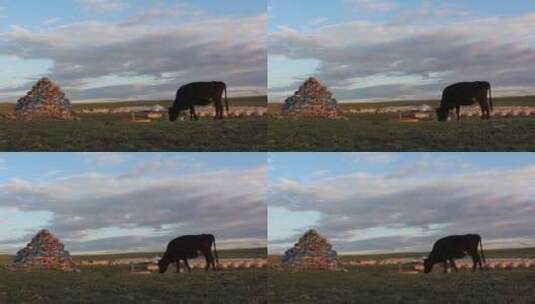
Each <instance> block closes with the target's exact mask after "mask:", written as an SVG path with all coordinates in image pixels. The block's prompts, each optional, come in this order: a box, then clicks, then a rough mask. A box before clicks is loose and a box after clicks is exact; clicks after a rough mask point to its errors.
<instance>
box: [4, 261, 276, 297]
mask: <svg viewBox="0 0 535 304" xmlns="http://www.w3.org/2000/svg"><path fill="white" fill-rule="evenodd" d="M266 277H267V273H266V270H265V269H259V270H239V271H217V272H208V273H205V272H193V273H181V274H176V273H167V274H165V275H160V274H157V273H155V274H148V275H135V274H130V273H129V272H128V270H127V269H126V268H122V267H92V268H89V267H85V268H82V272H80V273H60V272H39V271H38V272H32V273H21V272H9V271H5V270H0V303H58V304H61V303H265V302H266Z"/></svg>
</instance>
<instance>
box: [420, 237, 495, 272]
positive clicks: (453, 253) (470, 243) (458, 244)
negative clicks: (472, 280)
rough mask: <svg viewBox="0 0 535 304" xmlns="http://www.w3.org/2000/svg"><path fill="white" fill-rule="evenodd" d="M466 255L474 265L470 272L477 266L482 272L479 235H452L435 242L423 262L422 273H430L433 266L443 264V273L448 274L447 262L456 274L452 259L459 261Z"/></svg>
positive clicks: (482, 254) (483, 255) (455, 266)
mask: <svg viewBox="0 0 535 304" xmlns="http://www.w3.org/2000/svg"><path fill="white" fill-rule="evenodd" d="M479 245H480V246H481V256H479V252H478V250H477V249H478V246H479ZM467 254H468V255H470V256H471V257H472V261H473V263H474V264H473V266H472V271H476V268H477V265H479V268H480V269H481V271H483V265H482V263H481V257H483V262H484V263H486V261H485V254H484V253H483V243H482V242H481V236H480V235H479V234H466V235H452V236H447V237H445V238H442V239H440V240H438V241H436V242H435V244H434V245H433V250H432V251H431V253H430V254H429V257H427V258H426V259H425V260H424V272H425V273H429V272H431V270H432V269H433V265H435V264H437V263H443V265H444V272H448V261H449V262H450V263H451V266H452V267H453V269H455V271H456V272H457V271H458V270H457V265H455V261H454V259H461V258H463V257H465V256H466V255H467Z"/></svg>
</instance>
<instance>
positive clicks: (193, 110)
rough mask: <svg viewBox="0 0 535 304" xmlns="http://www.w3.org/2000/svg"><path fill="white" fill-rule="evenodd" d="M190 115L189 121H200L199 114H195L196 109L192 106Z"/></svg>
mask: <svg viewBox="0 0 535 304" xmlns="http://www.w3.org/2000/svg"><path fill="white" fill-rule="evenodd" d="M189 114H190V117H189V120H193V119H195V120H199V118H198V117H197V113H195V108H194V107H193V106H192V107H190V108H189Z"/></svg>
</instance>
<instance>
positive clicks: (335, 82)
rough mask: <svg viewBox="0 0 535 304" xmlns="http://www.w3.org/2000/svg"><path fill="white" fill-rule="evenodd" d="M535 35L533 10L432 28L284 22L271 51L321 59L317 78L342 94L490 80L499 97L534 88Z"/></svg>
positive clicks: (417, 94)
mask: <svg viewBox="0 0 535 304" xmlns="http://www.w3.org/2000/svg"><path fill="white" fill-rule="evenodd" d="M398 22H399V20H398ZM474 28H477V29H478V30H477V31H473V30H470V29H474ZM533 33H535V14H534V13H526V14H524V15H521V16H514V17H511V16H498V17H490V18H479V19H477V18H473V17H471V18H468V19H466V18H462V20H455V21H454V22H448V23H434V24H428V25H426V26H421V25H420V24H412V23H406V22H399V24H392V23H388V22H387V23H384V24H381V23H374V22H369V21H352V22H345V23H339V24H333V25H328V26H324V27H322V30H321V31H298V30H295V29H291V28H287V27H281V28H279V29H278V30H277V31H276V32H274V33H273V34H271V35H270V38H269V50H270V55H281V56H285V57H287V58H289V59H290V60H298V59H312V60H318V61H319V62H320V63H321V64H320V66H319V68H318V70H317V71H316V76H319V77H320V78H321V79H322V81H324V82H325V83H326V84H327V85H328V86H330V87H332V88H333V92H334V94H335V96H336V97H337V98H338V99H339V100H354V99H412V98H426V99H427V98H439V97H440V94H441V91H442V89H443V88H444V87H446V86H447V85H448V84H451V83H454V82H458V81H466V80H488V81H490V82H491V83H492V84H493V86H494V88H493V89H494V90H493V91H494V92H495V93H497V94H496V95H504V94H508V95H509V94H512V95H518V94H528V93H530V92H531V93H535V77H534V76H533V73H531V71H532V70H534V69H535V35H534V34H533ZM378 80H381V81H378ZM297 82H298V79H296V83H297ZM289 85H295V84H289ZM285 90H287V87H286V86H285V87H281V88H273V93H274V94H276V93H277V92H279V91H285ZM271 93H272V92H270V94H271Z"/></svg>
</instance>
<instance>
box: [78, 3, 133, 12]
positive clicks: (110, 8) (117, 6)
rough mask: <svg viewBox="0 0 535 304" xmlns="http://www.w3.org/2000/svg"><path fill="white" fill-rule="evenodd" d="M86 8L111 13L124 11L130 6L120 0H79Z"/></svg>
mask: <svg viewBox="0 0 535 304" xmlns="http://www.w3.org/2000/svg"><path fill="white" fill-rule="evenodd" d="M77 2H78V3H79V4H80V5H82V6H84V7H85V8H88V9H91V10H94V11H96V12H99V13H111V12H117V11H121V10H124V9H125V8H126V7H127V6H128V5H127V4H126V3H125V2H124V1H119V0H77Z"/></svg>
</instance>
